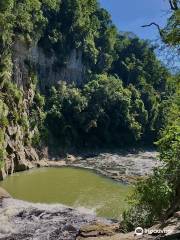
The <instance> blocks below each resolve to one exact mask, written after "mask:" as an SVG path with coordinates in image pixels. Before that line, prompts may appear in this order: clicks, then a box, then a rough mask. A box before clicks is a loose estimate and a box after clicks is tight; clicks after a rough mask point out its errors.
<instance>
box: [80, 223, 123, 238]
mask: <svg viewBox="0 0 180 240" xmlns="http://www.w3.org/2000/svg"><path fill="white" fill-rule="evenodd" d="M118 230H119V224H102V223H94V224H92V225H87V226H83V227H82V228H81V229H80V231H79V236H81V237H84V238H89V237H98V236H113V235H114V234H115V233H116V232H117V231H118Z"/></svg>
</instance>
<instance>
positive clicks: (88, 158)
mask: <svg viewBox="0 0 180 240" xmlns="http://www.w3.org/2000/svg"><path fill="white" fill-rule="evenodd" d="M157 155H158V153H157V152H156V151H138V152H135V153H134V152H132V153H129V152H119V153H108V152H105V153H94V154H88V153H86V154H82V155H80V156H79V155H77V156H76V155H69V154H68V155H67V157H66V158H64V159H58V158H54V159H52V160H51V161H49V160H42V161H40V162H38V163H37V165H38V166H41V167H44V166H45V167H48V166H50V167H55V166H56V167H61V166H71V167H79V168H86V169H91V170H94V171H96V172H97V173H99V174H102V175H104V176H106V177H110V178H112V179H114V180H116V181H120V182H125V183H133V182H135V181H136V180H138V179H140V178H143V177H145V176H147V175H149V174H151V172H152V170H153V168H154V167H156V166H158V165H159V161H158V157H157Z"/></svg>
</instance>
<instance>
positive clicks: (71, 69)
mask: <svg viewBox="0 0 180 240" xmlns="http://www.w3.org/2000/svg"><path fill="white" fill-rule="evenodd" d="M57 62H58V63H60V62H61V60H60V59H57V57H56V55H55V54H54V55H52V56H51V57H48V56H47V55H46V54H45V53H44V51H43V49H41V48H40V47H38V44H37V43H34V45H33V46H31V47H29V46H28V45H27V44H25V43H23V41H22V40H19V39H17V40H16V41H15V43H14V45H13V49H12V63H13V71H12V81H13V82H14V83H15V84H16V85H17V86H18V89H19V91H21V94H22V96H23V97H22V99H21V101H20V102H19V103H15V102H14V101H13V98H12V96H11V95H10V96H9V98H10V99H11V103H10V104H8V106H7V108H8V114H11V115H12V116H14V115H18V118H19V120H18V121H14V120H13V119H12V120H10V121H9V123H8V126H7V127H5V128H4V129H3V135H4V141H3V146H2V147H3V150H4V152H5V153H6V154H5V159H4V161H3V166H2V165H0V179H4V178H5V177H6V176H7V175H8V174H12V173H13V172H17V171H22V170H26V169H29V168H31V167H33V165H34V164H36V163H37V162H38V161H39V156H38V154H37V153H36V150H35V149H34V148H32V147H31V144H27V143H26V142H27V139H33V136H34V135H35V134H36V132H37V131H38V126H37V125H38V120H37V122H36V126H34V127H33V128H32V126H31V125H30V119H31V118H32V116H31V110H30V109H31V108H32V106H33V105H35V108H36V110H35V111H36V112H37V114H38V111H40V109H39V107H38V106H36V103H34V97H35V91H36V89H35V88H37V87H38V86H39V88H40V90H41V91H44V90H45V89H46V88H49V87H51V86H53V85H57V84H58V83H59V82H61V81H66V82H68V83H73V82H74V83H75V84H77V85H81V84H82V83H83V81H84V73H85V66H84V65H83V62H82V52H81V51H79V50H75V49H74V50H72V52H71V54H70V55H69V57H68V58H67V61H66V62H67V64H66V65H65V66H64V67H61V68H59V67H57ZM31 71H32V72H33V74H35V76H37V78H38V86H37V85H36V87H35V85H34V87H32V84H33V83H32V79H31V73H32V72H31ZM14 88H16V86H14ZM7 99H8V97H7ZM8 101H9V100H8ZM5 104H6V100H5ZM24 121H25V123H24ZM28 141H29V140H28ZM0 147H1V146H0Z"/></svg>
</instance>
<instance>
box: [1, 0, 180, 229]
mask: <svg viewBox="0 0 180 240" xmlns="http://www.w3.org/2000/svg"><path fill="white" fill-rule="evenodd" d="M170 2H171V1H170ZM171 4H172V6H171V16H170V18H169V19H168V23H167V26H166V28H164V29H160V35H161V37H162V40H163V41H164V42H165V43H166V44H168V45H169V46H175V47H176V48H179V41H180V40H179V28H178V26H179V14H180V10H179V5H178V1H173V3H172V2H171ZM16 39H20V40H21V41H22V42H24V43H26V44H27V47H28V46H31V44H32V43H33V42H37V43H38V45H39V47H41V48H43V50H44V52H45V54H46V55H47V56H49V55H52V54H56V55H57V57H58V59H59V61H58V62H57V67H58V68H61V67H63V66H64V65H65V64H66V62H67V57H68V55H69V53H70V52H71V51H72V50H73V49H80V50H81V51H82V53H83V62H84V64H85V66H86V80H85V82H84V84H82V85H81V86H76V84H75V83H71V84H67V83H66V82H61V83H60V84H59V85H57V86H53V87H52V88H51V89H48V90H47V91H46V93H44V92H43V93H42V92H41V89H39V87H38V78H37V75H36V73H35V72H34V71H33V70H32V69H30V70H31V71H29V72H30V73H29V79H30V81H29V88H31V89H33V91H34V97H33V99H32V101H31V102H30V103H29V106H28V108H29V110H28V113H27V111H26V110H27V109H26V108H25V105H24V103H23V102H24V97H25V92H24V90H22V89H19V88H18V87H17V86H16V85H15V84H14V83H13V81H12V79H13V62H12V52H13V43H14V42H15V40H16ZM178 82H179V74H178V73H176V74H173V73H171V72H170V71H169V70H168V69H167V68H166V67H165V66H164V65H163V63H162V62H160V60H158V59H157V57H156V54H155V47H154V46H152V45H151V44H150V43H148V42H147V41H144V40H141V39H139V38H138V37H136V36H132V35H130V34H120V33H119V32H118V30H117V29H116V27H115V26H114V25H113V23H112V20H111V16H110V15H109V13H108V12H107V11H106V10H104V9H102V8H101V7H100V5H99V4H98V2H97V0H61V1H60V0H1V1H0V127H1V128H0V162H1V163H3V161H4V157H5V156H6V154H8V149H5V148H4V141H5V134H6V132H7V128H8V126H10V125H16V124H18V125H19V126H21V129H22V131H24V133H25V134H24V137H23V143H24V144H25V145H34V146H36V147H37V146H38V145H39V148H40V147H41V146H42V145H45V144H47V145H48V144H49V140H50V139H51V142H52V139H53V141H54V142H55V143H56V145H58V146H62V147H63V148H69V149H71V148H73V149H76V148H83V149H84V148H93V147H131V146H139V145H142V144H146V145H148V146H150V145H152V144H153V143H154V142H155V141H157V145H159V147H160V158H161V160H162V161H163V162H164V165H165V166H164V168H160V169H159V168H158V169H156V170H155V172H154V175H153V176H152V177H150V178H149V179H148V180H146V181H144V182H142V183H139V184H138V186H137V189H136V193H135V199H136V201H135V206H134V207H133V211H130V212H128V213H126V216H125V219H126V220H125V221H126V224H125V225H126V227H127V229H132V226H134V225H136V224H137V225H138V224H139V222H140V221H142V222H141V224H142V225H151V224H152V222H153V221H155V220H156V219H158V218H161V217H162V215H163V216H164V215H165V216H166V215H169V214H170V213H171V211H173V210H175V209H173V206H175V208H176V209H177V208H179V205H180V204H179V202H178V201H179V200H177V199H180V197H179V196H180V195H179V194H180V193H179V189H178V186H179V184H180V172H179V169H180V161H179V156H180V152H179V151H180V125H179V124H180V122H179V108H180V98H179V96H180V95H179V83H178ZM29 129H31V130H32V129H35V131H34V135H33V136H30V134H29ZM169 173H171V175H169ZM157 192H158V194H157ZM137 212H138V213H140V212H141V213H143V215H141V216H140V214H139V215H138V214H137ZM133 214H134V215H133ZM137 216H138V219H137ZM142 225H141V226H142Z"/></svg>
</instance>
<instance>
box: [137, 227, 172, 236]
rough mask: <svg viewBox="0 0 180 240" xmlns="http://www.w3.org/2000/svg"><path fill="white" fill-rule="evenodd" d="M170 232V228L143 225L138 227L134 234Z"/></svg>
mask: <svg viewBox="0 0 180 240" xmlns="http://www.w3.org/2000/svg"><path fill="white" fill-rule="evenodd" d="M167 233H170V231H169V230H165V229H143V228H142V227H137V228H136V229H135V231H134V235H136V236H142V235H143V234H148V235H152V234H167Z"/></svg>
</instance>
